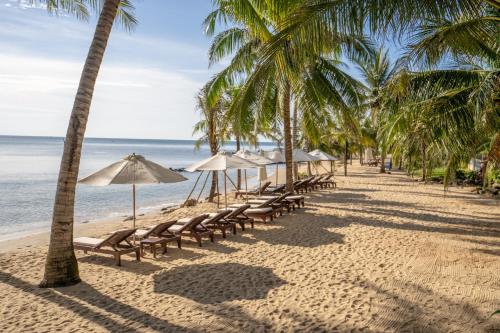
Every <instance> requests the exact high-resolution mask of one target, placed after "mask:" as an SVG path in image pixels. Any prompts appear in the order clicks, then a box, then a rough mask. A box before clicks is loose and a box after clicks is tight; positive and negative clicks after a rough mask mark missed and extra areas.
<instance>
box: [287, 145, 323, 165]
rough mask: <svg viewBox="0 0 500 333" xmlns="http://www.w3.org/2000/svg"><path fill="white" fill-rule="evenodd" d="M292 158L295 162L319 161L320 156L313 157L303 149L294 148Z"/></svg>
mask: <svg viewBox="0 0 500 333" xmlns="http://www.w3.org/2000/svg"><path fill="white" fill-rule="evenodd" d="M292 159H293V161H294V162H311V161H319V159H318V158H316V157H313V156H311V155H309V154H308V153H306V152H305V151H303V150H302V149H298V148H296V149H294V150H293V152H292Z"/></svg>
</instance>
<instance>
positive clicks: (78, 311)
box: [0, 271, 198, 333]
mask: <svg viewBox="0 0 500 333" xmlns="http://www.w3.org/2000/svg"><path fill="white" fill-rule="evenodd" d="M0 283H3V284H6V285H9V286H11V287H14V288H17V289H19V290H21V291H23V292H25V293H30V294H32V295H34V296H35V297H37V298H41V299H43V300H45V301H48V302H51V303H53V304H56V305H58V306H60V307H62V308H65V309H66V310H68V311H71V312H73V313H74V314H75V315H77V316H80V317H82V318H84V319H85V320H87V321H89V322H92V323H94V324H96V325H98V326H100V327H101V328H102V329H104V330H107V331H109V332H139V331H143V329H144V328H147V329H148V331H151V332H166V331H168V332H192V333H195V332H198V331H196V330H192V329H187V328H185V327H181V326H177V325H174V324H171V323H169V322H168V321H166V320H164V319H161V318H158V317H155V316H153V315H151V314H149V313H146V312H144V311H141V310H139V309H137V308H135V307H133V306H130V305H128V304H125V303H122V302H119V301H117V300H116V299H114V298H111V297H109V296H107V295H104V294H102V293H100V292H99V291H97V290H96V289H94V288H93V287H92V286H90V285H88V284H86V283H84V282H81V283H79V284H77V285H75V286H71V287H65V288H57V289H41V288H38V286H36V285H33V284H31V283H29V282H26V281H23V280H21V279H19V278H17V277H15V276H14V275H12V274H10V273H7V272H1V271H0ZM95 308H97V309H99V311H97V310H96V309H95ZM117 317H119V318H121V321H118V320H117ZM139 328H140V329H141V330H139ZM53 329H54V330H61V329H64V328H62V327H56V326H54V327H53Z"/></svg>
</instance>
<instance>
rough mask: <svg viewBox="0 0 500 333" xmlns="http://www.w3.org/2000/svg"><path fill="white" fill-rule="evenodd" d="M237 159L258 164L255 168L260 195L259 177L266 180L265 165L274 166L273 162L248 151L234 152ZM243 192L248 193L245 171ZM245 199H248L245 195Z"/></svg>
mask: <svg viewBox="0 0 500 333" xmlns="http://www.w3.org/2000/svg"><path fill="white" fill-rule="evenodd" d="M234 155H236V156H238V157H241V158H243V159H245V160H247V161H251V162H254V163H255V164H258V165H259V167H258V168H257V170H258V179H259V194H260V187H261V180H262V178H261V176H262V175H265V176H266V177H265V178H264V179H266V178H267V172H266V167H265V166H266V165H268V164H274V161H273V160H271V159H269V158H267V157H265V156H262V155H259V154H257V153H253V152H251V151H248V150H239V151H237V152H236V154H234ZM245 191H248V184H247V171H246V169H245ZM247 199H248V195H247Z"/></svg>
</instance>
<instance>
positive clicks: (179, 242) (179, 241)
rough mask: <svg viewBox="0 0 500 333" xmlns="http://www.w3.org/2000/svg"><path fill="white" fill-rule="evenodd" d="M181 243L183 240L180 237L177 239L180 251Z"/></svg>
mask: <svg viewBox="0 0 500 333" xmlns="http://www.w3.org/2000/svg"><path fill="white" fill-rule="evenodd" d="M181 241H182V239H181V238H180V237H179V238H178V239H177V247H178V248H179V249H181V248H182V246H181Z"/></svg>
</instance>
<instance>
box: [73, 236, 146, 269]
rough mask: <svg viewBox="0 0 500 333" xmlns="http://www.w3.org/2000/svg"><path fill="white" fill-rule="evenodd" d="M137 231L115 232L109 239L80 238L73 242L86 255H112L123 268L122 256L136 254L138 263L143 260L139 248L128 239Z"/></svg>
mask: <svg viewBox="0 0 500 333" xmlns="http://www.w3.org/2000/svg"><path fill="white" fill-rule="evenodd" d="M134 232H135V229H125V230H118V231H115V232H113V233H112V234H111V235H109V236H108V237H107V238H104V239H101V238H92V237H78V238H75V239H74V240H73V247H74V248H75V249H76V250H82V251H83V252H84V253H87V252H89V251H90V252H96V253H105V254H112V255H113V256H114V257H115V259H116V265H118V266H121V255H122V254H127V253H131V252H135V256H136V259H137V261H140V260H141V256H140V250H139V247H137V246H134V245H132V244H131V243H130V241H129V240H128V238H129V237H130V236H132V235H133V234H134Z"/></svg>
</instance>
